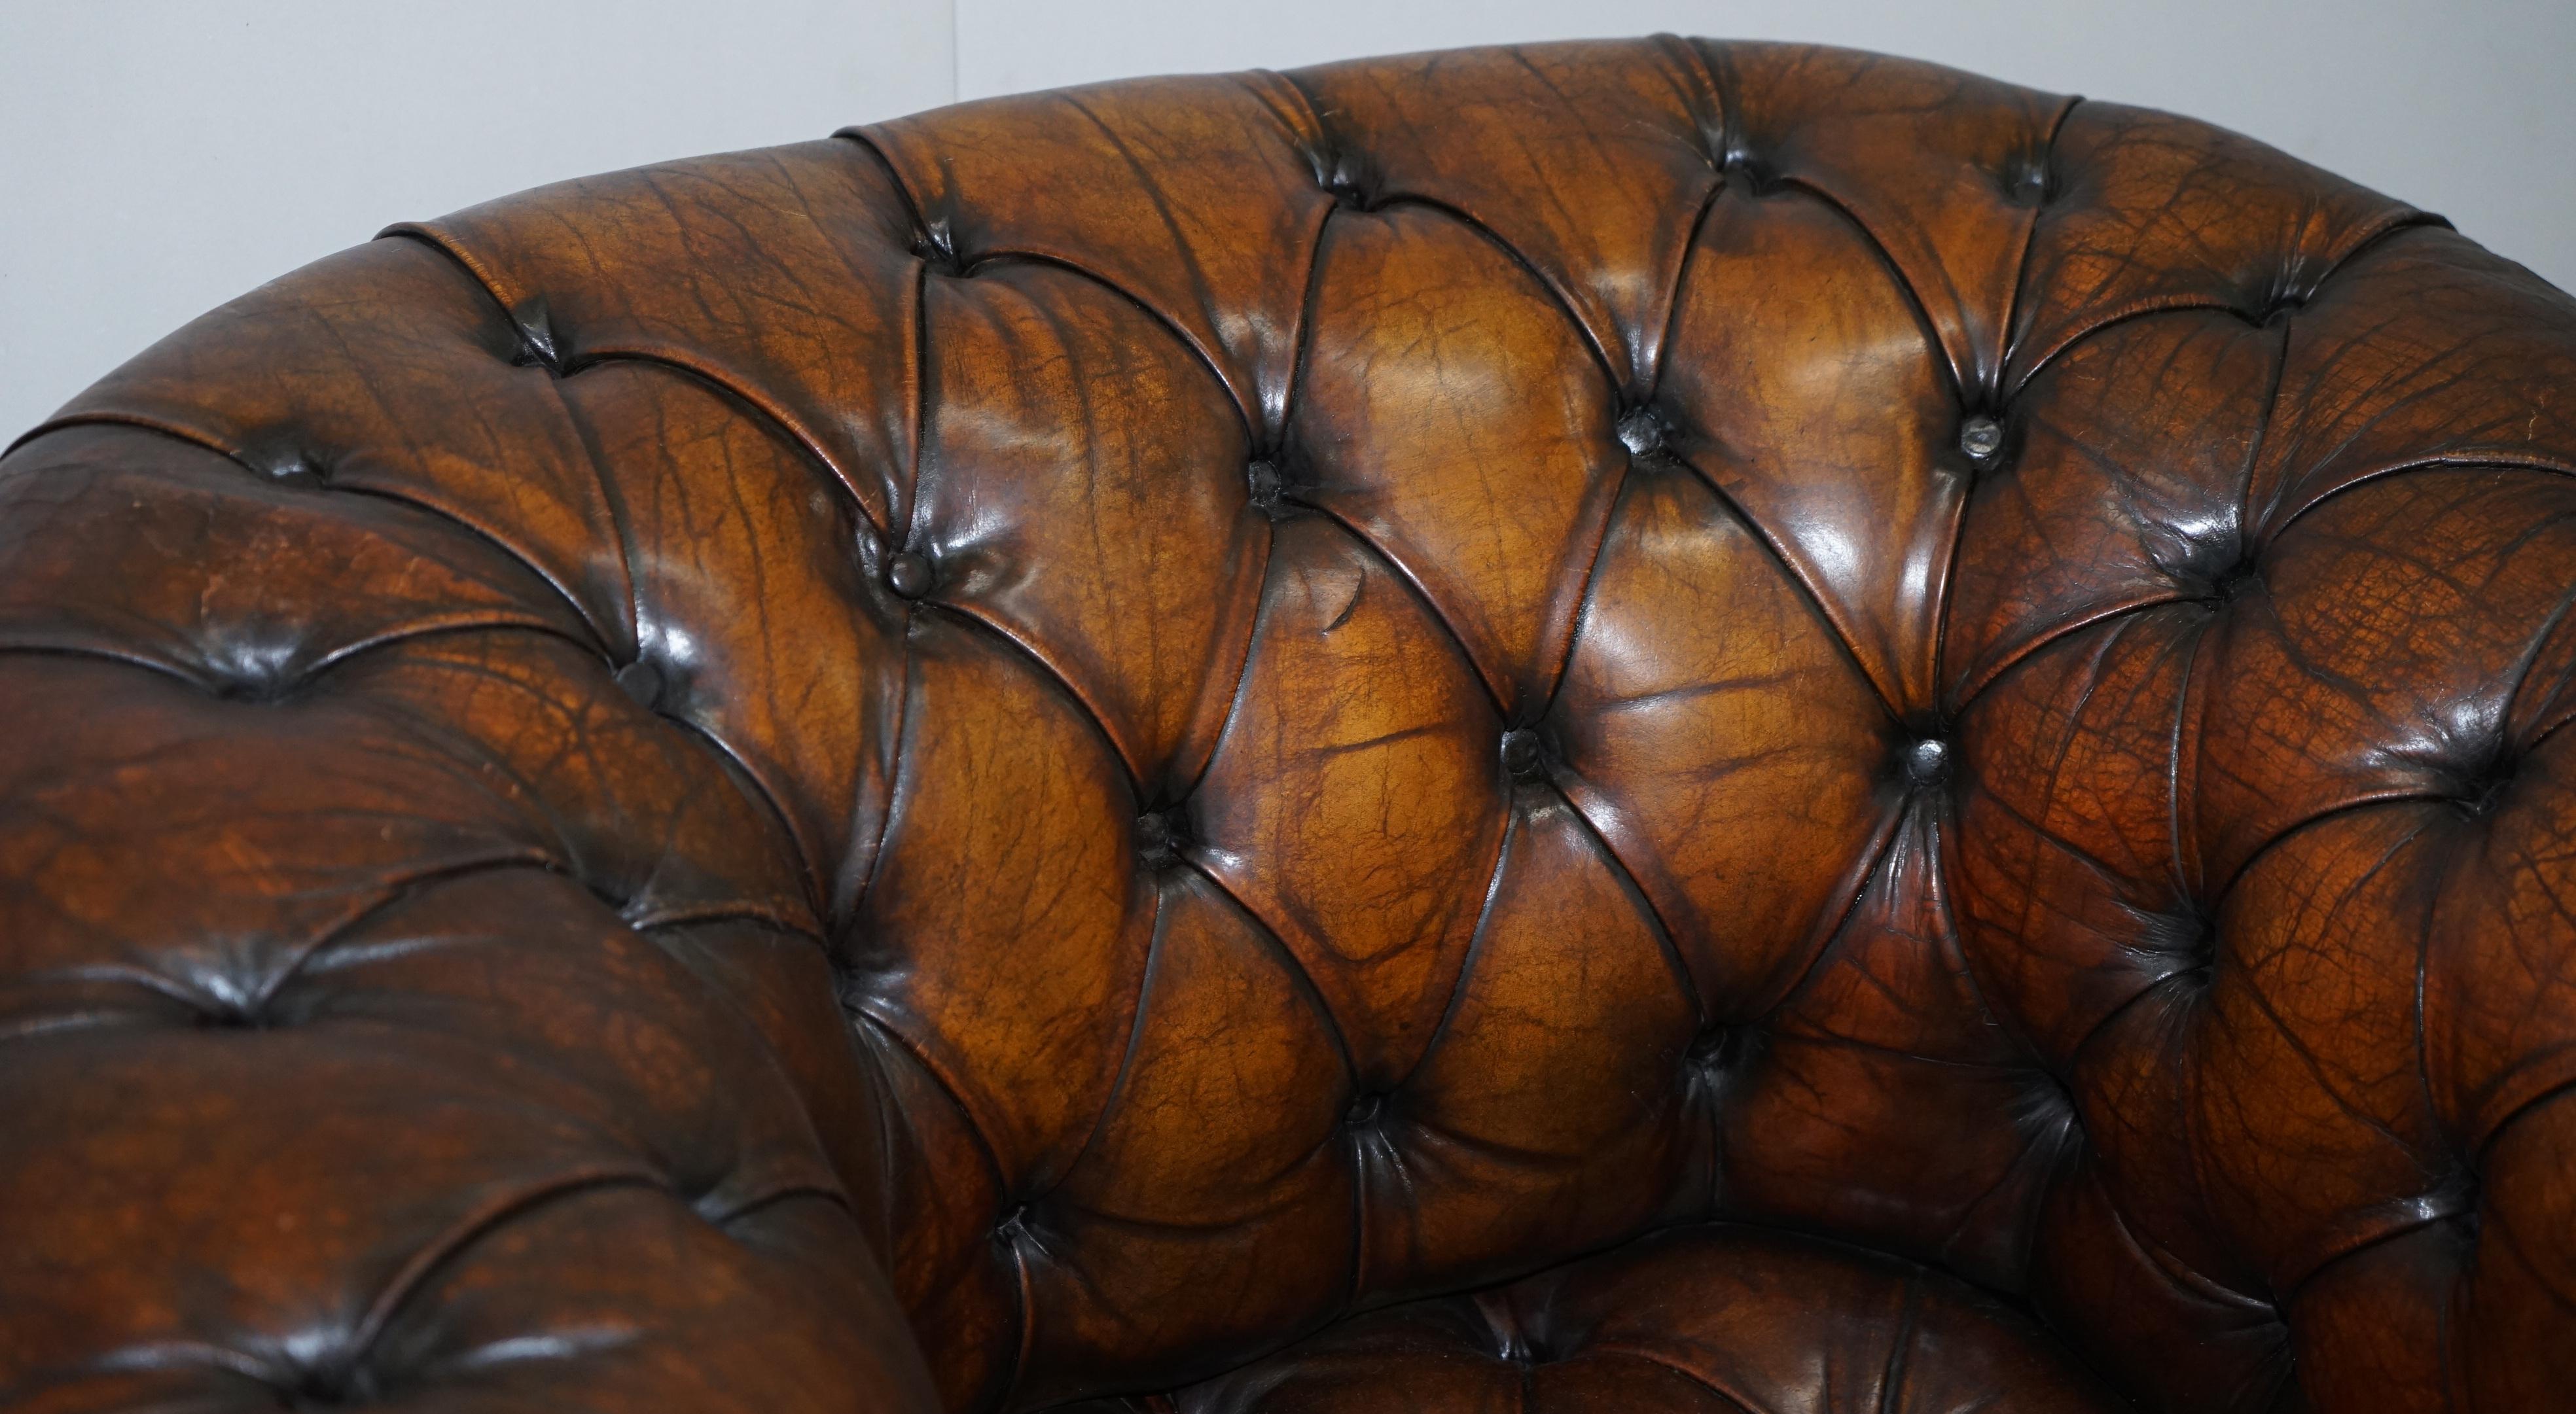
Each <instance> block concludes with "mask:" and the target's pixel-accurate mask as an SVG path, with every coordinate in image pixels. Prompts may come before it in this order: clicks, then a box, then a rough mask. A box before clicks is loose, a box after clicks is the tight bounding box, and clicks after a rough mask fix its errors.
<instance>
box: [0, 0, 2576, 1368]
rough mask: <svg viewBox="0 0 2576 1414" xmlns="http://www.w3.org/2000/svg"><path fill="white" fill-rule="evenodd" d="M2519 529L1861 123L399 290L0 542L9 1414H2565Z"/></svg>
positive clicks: (131, 388) (2452, 308)
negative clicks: (386, 1412)
mask: <svg viewBox="0 0 2576 1414" xmlns="http://www.w3.org/2000/svg"><path fill="white" fill-rule="evenodd" d="M2571 476H2576V305H2571V303H2570V301H2569V300H2568V298H2567V297H2566V296H2565V295H2563V294H2561V293H2559V292H2558V291H2557V290H2555V289H2552V288H2550V287H2549V286H2548V285H2546V284H2544V283H2543V282H2542V281H2540V280H2538V279H2537V278H2535V277H2533V276H2532V275H2531V274H2529V273H2528V272H2526V271H2524V270H2523V269H2521V268H2520V267H2518V266H2516V265H2514V264H2512V263H2510V262H2508V261H2505V260H2502V259H2499V258H2497V257H2495V256H2492V255H2490V254H2488V253H2486V252H2485V251H2483V250H2481V249H2480V248H2479V247H2478V246H2476V245H2474V244H2472V243H2471V242H2469V241H2468V240H2466V239H2464V238H2462V237H2461V236H2459V235H2457V234H2455V233H2454V232H2453V231H2452V230H2451V229H2450V228H2449V227H2448V226H2447V225H2446V224H2445V223H2444V222H2443V221H2442V220H2440V219H2439V218H2438V217H2434V216H2431V215H2428V214H2425V213H2423V212H2419V211H2416V210H2413V209H2410V208H2408V207H2406V206H2404V205H2402V204H2399V203H2397V202H2395V201H2392V200H2389V199H2387V198H2384V197H2382V196H2379V195H2377V194H2375V193H2373V192H2370V191H2366V190H2364V189H2362V188H2360V187H2357V186H2355V185H2353V184H2351V183H2349V182H2345V181H2342V180H2339V179H2337V178H2335V177H2332V176H2329V175H2327V174H2325V173H2323V172H2320V171H2317V170H2315V169H2313V168H2310V167H2307V166H2304V165H2302V164H2300V163H2298V162H2296V161H2293V160H2291V159H2289V158H2287V157H2285V156H2283V155H2281V154H2279V153H2277V152H2274V151H2271V150H2269V149H2267V148H2265V147H2262V146H2260V145H2258V144H2256V143H2254V142H2251V141H2248V140H2246V139H2243V138H2240V137H2236V136H2234V135H2231V134H2229V133H2225V132H2222V131H2219V130H2216V129H2214V128H2211V127H2207V126H2204V125H2201V124H2198V123H2194V122H2190V121H2187V120H2184V119H2181V118H2176V117H2171V116H2167V115H2164V114H2160V113H2154V112H2148V111H2143V110H2139V109H2135V108H2128V107H2122V106H2119V105H2116V104H2111V103H2101V102H2079V101H2076V100H2073V99H2069V98H2063V97H2059V96H2056V95H2051V94H2045V93H2038V92H2033V91H2030V90H2027V89H2022V88H2016V87H2012V86H2008V85H2005V84H2001V83H1996V82H1990V81H1987V80H1984V79H1980V78H1975V77H1971V76H1969V75H1966V74H1962V73H1957V72H1953V71H1950V70H1946V69H1939V68H1934V67H1930V66H1927V65H1923V64H1917V63H1909V62H1901V61H1897V60H1890V59H1881V58H1874V57H1871V56H1867V55H1861V54H1855V53H1848V52H1841V51H1836V50H1829V49H1814V48H1802V47H1787V46H1773V45H1759V44H1724V43H1712V42H1704V41H1684V40H1679V39H1674V38H1670V37H1662V38H1657V39H1653V40H1649V41H1642V42H1634V43H1592V44H1570V45H1555V46H1541V47H1532V48H1522V49H1493V50H1477V51H1465V52H1458V53H1448V54H1435V55H1427V56H1414V57H1408V58H1397V59H1386V60H1375V61H1367V62H1359V63H1350V64H1339V65H1333V66H1328V67H1324V68H1318V69H1311V70H1306V71H1302V72H1297V73H1289V74H1277V73H1267V72H1263V73H1253V74H1239V75H1230V76H1223V77H1201V78H1171V79H1157V80H1151V81H1142V82H1131V83H1119V84H1110V85H1105V86H1100V87H1094V88H1086V89H1076V90H1070V91H1066V92H1060V93H1052V94H1040V95H1035V96H1029V97H1016V98H1007V99H1000V100H995V101H990V102H981V103H972V104H966V105H963V106H959V107H955V108H950V109H945V110H941V111H938V112H933V113H928V114H923V115H920V116H916V117H912V118H906V119H903V120H900V121H896V122H891V123H885V124H880V125H876V126H872V127H866V128H860V129H854V130H851V131H848V132H844V133H842V134H840V135H838V136H837V137H834V138H831V139H828V140H823V141H817V142H810V143H806V144H803V145H797V146H788V147H780V148H774V149H769V150H766V151H757V152H745V153H736V154H732V155H727V156H719V157H709V158H702V159H698V160H694V161H685V162H676V163H672V164H669V165H665V166H659V167H651V168H646V169H642V170H639V171H633V172H626V173H621V174H617V175H612V176H605V177H599V178H594V179H590V180H584V181H577V182H571V183H567V184H565V185H562V186H558V187H552V188H547V189H544V190H540V191H536V192H532V193H527V194H524V195H520V196H516V197H511V198H507V199H504V200H501V201H498V202H495V203H492V204H490V205H486V206H481V207H477V208H474V209H472V210H469V211H465V212H462V213H460V214H457V215H454V216H449V217H446V218H443V219H440V220H436V221H429V222H423V223H419V224H406V225H399V226H395V227H393V228H392V229H391V230H389V231H388V232H386V233H385V235H384V236H383V237H382V238H380V239H378V240H376V241H374V242H371V243H369V244H367V245H364V246H361V247H359V248H357V249H355V250H351V251H348V252H346V253H343V254H341V255H337V256H334V257H331V258H330V259H327V260H324V261H322V262H320V263H318V264H316V265H313V266H311V267H308V268H306V269H304V270H302V271H299V272H297V273H295V274H292V275H289V276H287V277H285V278H284V279H281V280H279V281H277V282H275V283H273V284H270V285H268V286H266V287H264V288H262V289H260V290H257V291H255V292H253V293H251V294H250V295H247V296H245V297H244V298H242V299H241V300H239V301H236V302H235V303H233V304H230V305H227V306H225V307H224V308H222V309H219V310H217V311H215V312H214V313H212V314H209V315H207V316H205V317H204V318H203V319H201V320H199V321H197V322H196V323H194V324H192V325H190V326H188V327H187V328H185V329H183V330H182V331H180V332H179V333H177V334H175V335H173V336H171V337H170V338H169V339H167V340H166V341H164V342H162V343H161V344H159V345H158V346H156V347H154V348H153V349H151V350H150V351H148V352H146V353H144V354H143V355H141V356H140V357H138V358H136V359H135V360H134V361H133V362H131V363H129V364H127V365H126V366H125V367H123V368H122V369H119V370H118V371H116V372H115V373H113V374H111V375H110V376H109V377H107V378H106V379H105V380H104V381H102V382H100V383H99V384H97V385H96V386H95V387H93V388H91V389H90V390H89V391H88V392H86V393H83V394H82V395H81V396H80V397H78V398H77V399H75V400H74V401H73V402H72V403H71V404H70V405H69V406H68V407H66V408H64V409H63V410H62V412H61V413H60V414H59V415H58V416H56V417H55V418H53V419H52V420H50V421H48V422H46V423H44V424H43V425H42V426H40V427H38V428H35V429H33V430H32V431H29V432H28V433H27V434H26V435H25V436H23V437H21V438H19V439H18V440H17V442H16V443H15V446H14V450H11V451H10V452H9V453H8V454H7V456H6V458H5V460H0V1046H4V1047H5V1050H0V1405H5V1406H6V1407H7V1408H9V1409H11V1410H18V1411H49V1412H50V1411H75V1410H77V1411H108V1410H147V1409H148V1410H162V1411H179V1410H187V1411H224V1410H254V1409H275V1408H280V1407H288V1408H295V1409H317V1408H337V1407H361V1406H368V1407H373V1406H381V1407H386V1408H402V1409H423V1410H428V1409H435V1410H504V1409H508V1410H557V1409H567V1408H583V1409H595V1410H646V1409H673V1410H681V1409H685V1410H746V1411H801V1410H818V1411H819V1410H856V1409H867V1410H897V1411H927V1410H932V1409H943V1408H944V1409H951V1410H974V1411H989V1410H1038V1409H1060V1410H1075V1409H1078V1410H1085V1411H1095V1414H1098V1412H1101V1411H1119V1410H1123V1411H1169V1412H1170V1414H1182V1412H1183V1411H1186V1414H1213V1412H1214V1411H1272V1412H1273V1414H1287V1411H1318V1412H1319V1414H1361V1412H1362V1411H1435V1412H1436V1414H1446V1412H1447V1411H1470V1410H1474V1411H1485V1410H1526V1411H1569V1410H1646V1411H1756V1412H1757V1414H1804V1412H1805V1411H1886V1412H1887V1414H1899V1412H1900V1411H1901V1414H1934V1411H1966V1410H2015V1411H2024V1410H2045V1411H2103V1410H2116V1409H2136V1410H2171V1411H2212V1410H2230V1411H2260V1412H2262V1414H2297V1412H2298V1411H2318V1412H2319V1414H2327V1412H2328V1411H2395V1410H2449V1411H2457V1414H2472V1411H2474V1414H2501V1412H2502V1411H2525V1410H2542V1409H2565V1408H2568V1407H2570V1406H2569V1404H2568V1403H2567V1401H2569V1400H2570V1399H2576V1394H2571V1393H2570V1391H2571V1390H2576V730H2569V729H2568V723H2569V721H2570V719H2571V717H2576V618H2571V616H2570V613H2569V609H2570V606H2571V604H2576V480H2571Z"/></svg>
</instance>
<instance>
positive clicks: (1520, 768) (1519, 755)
mask: <svg viewBox="0 0 2576 1414" xmlns="http://www.w3.org/2000/svg"><path fill="white" fill-rule="evenodd" d="M1545 758H1546V753H1545V752H1544V751H1542V750H1541V749H1540V747H1539V740H1538V733H1537V732H1535V731H1532V730H1530V729H1529V728H1527V727H1522V728H1521V729H1519V730H1518V731H1508V732H1505V733H1503V769H1504V770H1506V771H1509V772H1511V773H1512V775H1513V776H1514V777H1516V778H1527V777H1529V776H1533V775H1536V774H1537V773H1538V768H1539V767H1540V766H1541V765H1542V764H1544V762H1545Z"/></svg>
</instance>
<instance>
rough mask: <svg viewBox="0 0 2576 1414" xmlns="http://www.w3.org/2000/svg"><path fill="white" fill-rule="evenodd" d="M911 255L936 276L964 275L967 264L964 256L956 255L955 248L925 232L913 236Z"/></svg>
mask: <svg viewBox="0 0 2576 1414" xmlns="http://www.w3.org/2000/svg"><path fill="white" fill-rule="evenodd" d="M912 254H913V258H914V259H916V260H919V261H920V262H921V263H922V264H924V265H927V266H929V267H930V268H931V269H932V270H933V271H935V272H936V273H938V274H941V275H949V276H959V275H964V274H965V273H966V267H967V263H968V262H967V260H966V258H965V257H964V256H962V255H959V254H958V253H957V248H956V247H955V246H954V245H952V244H950V243H949V242H948V241H946V240H944V239H941V238H940V237H938V236H934V235H932V234H930V233H929V232H927V231H922V232H917V233H915V234H914V236H913V238H912Z"/></svg>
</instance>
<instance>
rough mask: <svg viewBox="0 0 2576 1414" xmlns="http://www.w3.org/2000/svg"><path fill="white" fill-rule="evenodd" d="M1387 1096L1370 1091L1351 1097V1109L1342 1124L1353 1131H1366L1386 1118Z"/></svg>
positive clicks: (1383, 1092) (1377, 1091) (1381, 1092)
mask: <svg viewBox="0 0 2576 1414" xmlns="http://www.w3.org/2000/svg"><path fill="white" fill-rule="evenodd" d="M1386 1107H1387V1094H1386V1092H1385V1091H1383V1090H1369V1091H1365V1092H1363V1093H1361V1094H1358V1095H1354V1096H1352V1097H1351V1107H1350V1109H1348V1110H1347V1111H1345V1112H1344V1113H1343V1115H1342V1123H1344V1124H1346V1125H1348V1126H1350V1127H1351V1128H1353V1129H1365V1128H1367V1127H1368V1126H1370V1125H1373V1124H1376V1123H1377V1122H1378V1121H1379V1120H1381V1119H1384V1118H1385V1117H1386Z"/></svg>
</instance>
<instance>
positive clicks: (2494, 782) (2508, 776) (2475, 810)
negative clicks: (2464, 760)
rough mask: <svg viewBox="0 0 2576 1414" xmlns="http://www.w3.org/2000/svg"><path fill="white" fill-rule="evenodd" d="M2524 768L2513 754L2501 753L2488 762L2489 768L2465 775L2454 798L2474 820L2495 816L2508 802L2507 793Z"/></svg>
mask: <svg viewBox="0 0 2576 1414" xmlns="http://www.w3.org/2000/svg"><path fill="white" fill-rule="evenodd" d="M2521 765H2522V763H2521V761H2520V760H2519V759H2518V758H2516V757H2515V756H2514V755H2513V754H2512V753H2511V752H2508V751H2501V750H2499V751H2498V752H2496V754H2495V755H2493V756H2491V757H2489V758H2488V759H2487V762H2486V764H2485V765H2483V766H2481V767H2479V768H2478V769H2476V770H2474V771H2470V772H2467V773H2464V774H2463V775H2462V776H2461V778H2460V784H2459V787H2458V789H2457V790H2456V791H2455V792H2454V793H2453V796H2452V798H2453V799H2454V800H2455V801H2456V802H2457V803H2458V804H2459V807H2460V809H2462V810H2463V811H2466V812H2467V813H2468V814H2469V815H2471V816H2473V817H2476V816H2486V815H2492V814H2494V813H2495V810H2496V807H2497V806H2499V805H2501V804H2503V803H2504V799H2505V796H2506V794H2507V793H2508V792H2509V791H2510V790H2511V789H2512V787H2513V777H2514V773H2515V771H2516V770H2518V769H2519V768H2520V767H2521Z"/></svg>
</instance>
